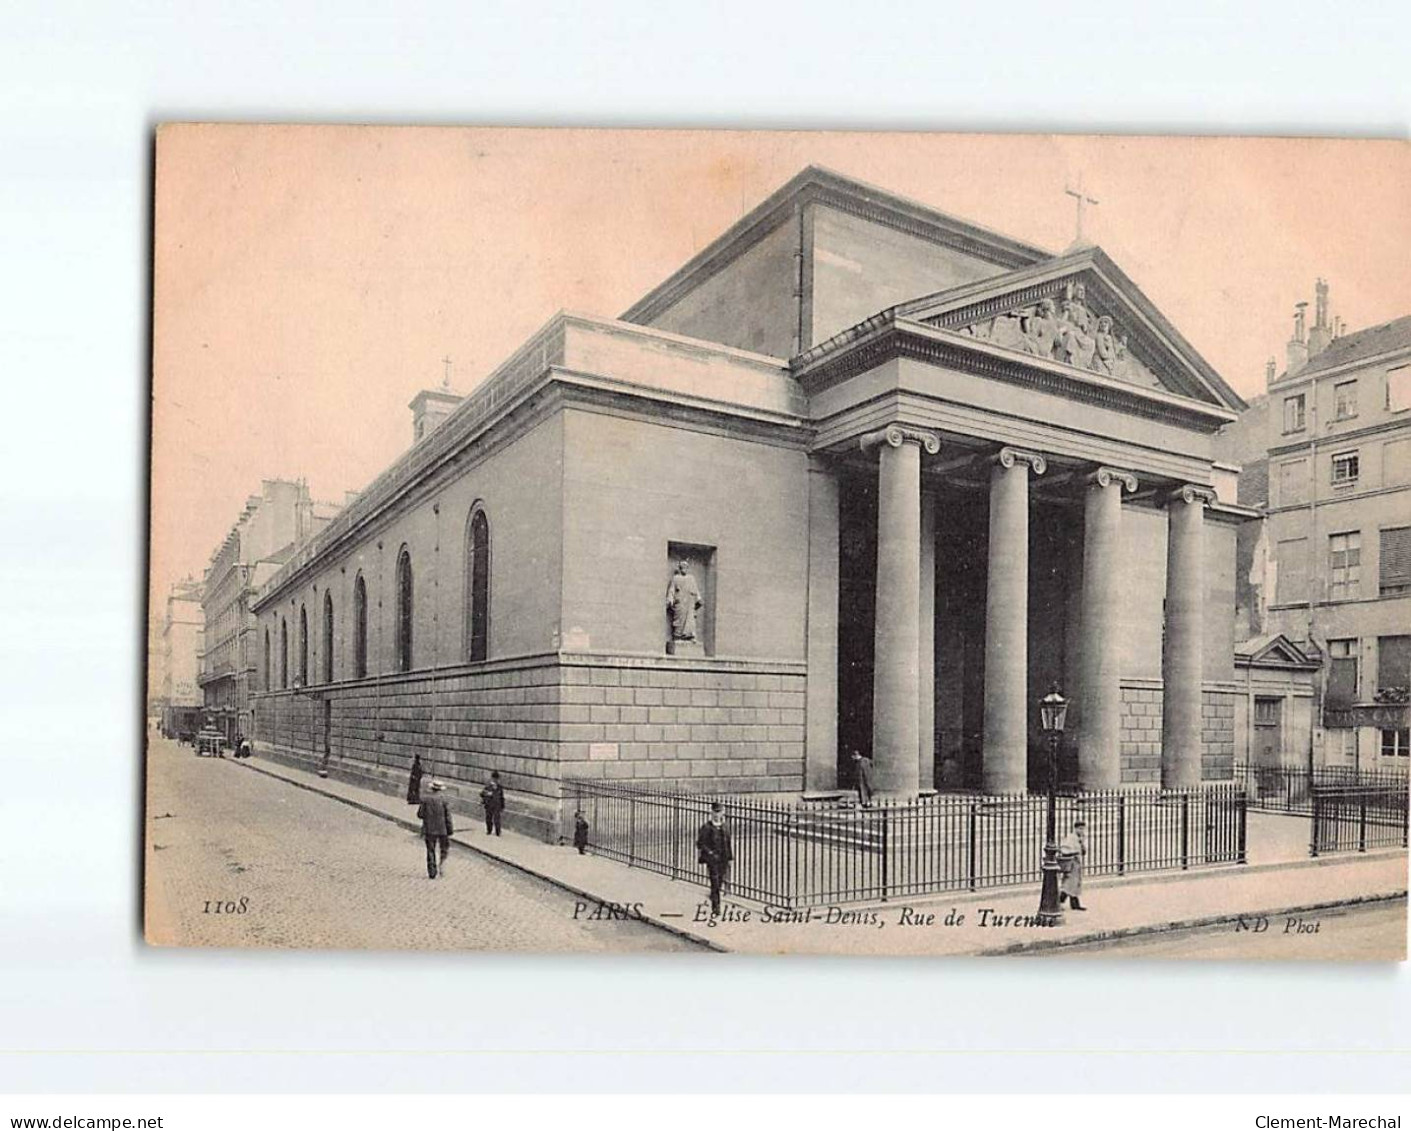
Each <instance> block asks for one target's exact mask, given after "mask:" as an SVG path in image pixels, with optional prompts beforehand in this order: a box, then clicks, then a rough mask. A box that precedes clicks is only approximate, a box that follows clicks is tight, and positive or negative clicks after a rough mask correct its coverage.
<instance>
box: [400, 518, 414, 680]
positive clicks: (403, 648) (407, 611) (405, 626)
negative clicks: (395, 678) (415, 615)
mask: <svg viewBox="0 0 1411 1131" xmlns="http://www.w3.org/2000/svg"><path fill="white" fill-rule="evenodd" d="M397 670H398V671H399V672H409V671H411V670H412V556H411V553H410V552H409V551H408V550H407V548H406V547H405V546H403V547H402V552H401V553H400V554H398V555H397Z"/></svg>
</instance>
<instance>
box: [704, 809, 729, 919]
mask: <svg viewBox="0 0 1411 1131" xmlns="http://www.w3.org/2000/svg"><path fill="white" fill-rule="evenodd" d="M696 851H697V853H698V856H697V858H698V860H699V861H700V863H702V864H704V865H705V866H706V875H707V876H709V877H710V915H711V921H712V922H714V921H715V918H716V916H718V915H719V914H720V889H721V887H723V886H724V884H725V879H726V877H727V876H728V875H729V873H730V861H732V860H734V859H735V853H734V851H733V850H732V849H731V847H730V830H729V829H727V828H726V827H725V812H724V810H723V809H722V808H721V805H720V802H719V801H716V802H713V803H712V804H711V807H710V818H709V819H708V820H707V821H706V823H705V824H703V825H702V826H701V831H700V832H699V833H697V834H696Z"/></svg>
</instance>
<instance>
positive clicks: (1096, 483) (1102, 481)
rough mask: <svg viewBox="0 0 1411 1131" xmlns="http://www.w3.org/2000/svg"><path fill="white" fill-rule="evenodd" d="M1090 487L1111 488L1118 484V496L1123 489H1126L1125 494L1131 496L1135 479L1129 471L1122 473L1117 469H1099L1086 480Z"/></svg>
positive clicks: (1135, 482)
mask: <svg viewBox="0 0 1411 1131" xmlns="http://www.w3.org/2000/svg"><path fill="white" fill-rule="evenodd" d="M1086 482H1087V484H1088V486H1090V487H1111V486H1112V485H1113V484H1114V483H1116V484H1118V485H1119V486H1118V489H1117V490H1118V494H1121V490H1122V488H1123V487H1125V488H1127V494H1129V495H1131V494H1134V493H1135V492H1136V489H1137V477H1136V476H1135V475H1133V474H1132V473H1131V472H1130V471H1123V470H1122V469H1121V468H1118V467H1099V468H1098V469H1097V470H1096V471H1094V472H1093V473H1092V474H1091V475H1089V476H1088V477H1087V480H1086Z"/></svg>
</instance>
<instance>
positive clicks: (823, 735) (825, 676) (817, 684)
mask: <svg viewBox="0 0 1411 1131" xmlns="http://www.w3.org/2000/svg"><path fill="white" fill-rule="evenodd" d="M805 701H806V720H807V730H806V733H805V735H804V786H805V788H807V789H834V788H836V786H837V784H838V477H837V474H836V473H835V472H834V471H833V469H832V468H831V467H829V466H827V465H826V464H824V463H822V462H821V461H819V460H817V459H813V460H810V461H809V468H808V691H807V695H806V697H805Z"/></svg>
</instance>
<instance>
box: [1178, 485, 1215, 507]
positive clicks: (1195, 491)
mask: <svg viewBox="0 0 1411 1131" xmlns="http://www.w3.org/2000/svg"><path fill="white" fill-rule="evenodd" d="M1216 498H1217V496H1216V494H1215V491H1214V488H1211V487H1202V486H1201V485H1200V484H1199V483H1186V484H1184V485H1183V486H1180V487H1177V488H1176V489H1175V490H1174V491H1172V492H1171V493H1170V494H1168V495H1167V496H1166V502H1167V503H1168V504H1170V503H1186V504H1190V503H1200V504H1202V505H1204V506H1208V505H1209V504H1211V503H1213V502H1214V501H1215V500H1216Z"/></svg>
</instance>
